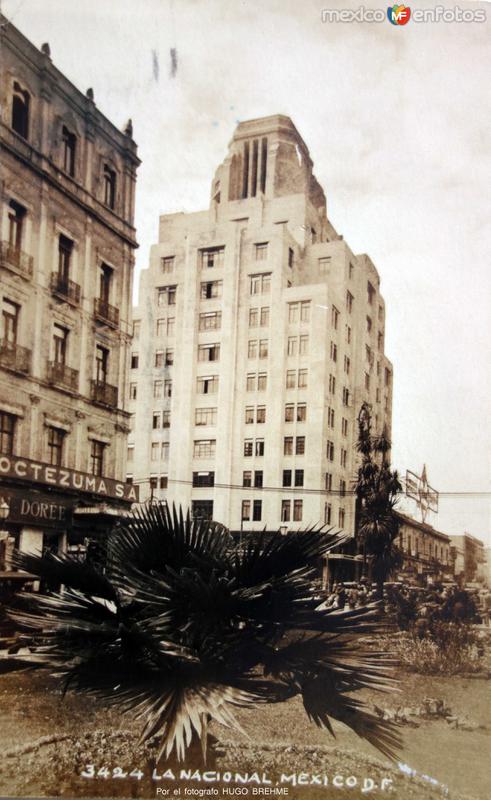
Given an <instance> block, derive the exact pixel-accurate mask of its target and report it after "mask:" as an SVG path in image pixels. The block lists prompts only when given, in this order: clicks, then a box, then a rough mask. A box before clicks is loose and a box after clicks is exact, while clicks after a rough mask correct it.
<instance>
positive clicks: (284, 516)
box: [281, 500, 291, 522]
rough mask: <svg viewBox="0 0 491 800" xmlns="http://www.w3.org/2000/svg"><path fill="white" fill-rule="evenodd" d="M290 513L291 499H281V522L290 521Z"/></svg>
mask: <svg viewBox="0 0 491 800" xmlns="http://www.w3.org/2000/svg"><path fill="white" fill-rule="evenodd" d="M290 513H291V501H290V500H282V501H281V521H282V522H290Z"/></svg>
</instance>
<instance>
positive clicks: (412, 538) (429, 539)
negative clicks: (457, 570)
mask: <svg viewBox="0 0 491 800" xmlns="http://www.w3.org/2000/svg"><path fill="white" fill-rule="evenodd" d="M398 516H399V519H400V522H401V527H400V530H399V540H398V542H397V544H398V546H399V547H400V549H401V551H402V553H403V556H404V561H403V565H402V569H401V570H400V573H401V575H402V577H404V578H408V579H411V580H415V581H417V582H419V583H427V582H428V581H435V580H450V579H452V578H453V557H452V553H451V537H450V536H447V535H446V534H445V533H441V532H440V531H437V530H435V528H433V527H432V526H431V525H428V523H426V522H418V520H415V519H413V518H412V517H408V516H406V515H405V514H399V515H398Z"/></svg>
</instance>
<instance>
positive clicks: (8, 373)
mask: <svg viewBox="0 0 491 800" xmlns="http://www.w3.org/2000/svg"><path fill="white" fill-rule="evenodd" d="M0 35H1V79H0V97H1V108H2V116H1V120H0V144H1V175H0V181H1V182H0V188H1V198H0V201H1V207H2V214H1V237H0V240H1V243H0V281H1V284H0V285H1V292H0V303H1V316H0V501H1V502H2V503H3V507H4V508H7V507H8V514H6V515H5V516H6V521H5V522H3V523H2V525H1V527H3V528H5V530H8V532H9V534H10V535H11V536H12V537H14V538H15V540H16V542H17V544H19V545H20V547H21V548H22V549H24V550H26V549H34V550H38V551H39V550H41V549H42V548H46V547H49V548H52V549H55V550H56V549H59V548H61V547H64V546H65V544H66V542H67V539H68V543H70V542H73V541H75V540H80V538H81V535H82V533H83V530H84V520H87V523H86V525H87V524H88V529H90V530H93V529H94V526H96V525H97V524H98V523H99V522H100V521H101V520H103V517H104V515H109V516H111V515H114V514H117V513H119V511H120V510H121V509H122V508H125V507H126V508H127V507H128V504H129V503H130V502H131V500H134V499H135V498H136V496H137V491H136V490H135V489H134V487H131V486H128V485H127V484H126V483H125V460H126V440H127V432H128V419H129V414H128V409H127V399H126V396H125V389H124V387H125V383H126V379H127V373H128V350H129V346H130V324H129V319H130V315H131V291H132V274H133V264H134V257H133V253H134V249H135V247H136V246H137V244H136V240H135V229H134V226H133V217H134V200H135V182H136V169H137V167H138V164H139V159H138V157H137V148H136V145H135V143H134V141H133V139H132V131H131V123H128V125H127V127H126V130H125V131H124V132H121V131H120V130H118V129H117V128H116V127H115V126H114V125H113V124H112V123H111V122H110V121H109V120H108V119H106V117H105V116H104V115H103V114H102V113H101V112H100V111H99V110H98V109H97V107H96V104H95V101H94V96H93V92H92V90H91V89H88V90H87V92H86V93H85V94H82V93H81V92H80V91H79V90H78V89H77V88H75V86H73V84H72V83H70V81H69V80H68V79H67V78H66V77H65V76H64V75H63V74H62V73H61V72H60V71H59V70H58V69H57V68H56V67H55V65H54V64H53V62H52V60H51V56H50V50H49V46H48V45H47V44H44V45H43V46H42V48H41V50H38V49H37V48H36V47H35V46H34V45H33V44H31V43H30V42H29V41H28V40H27V39H26V38H25V37H24V36H23V35H22V34H21V33H20V32H19V31H18V30H17V29H16V28H15V27H14V26H13V25H12V24H11V23H9V22H7V20H6V19H5V18H3V17H1V26H0ZM77 531H78V532H79V533H78V534H77Z"/></svg>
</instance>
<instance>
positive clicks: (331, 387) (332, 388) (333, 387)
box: [329, 375, 336, 394]
mask: <svg viewBox="0 0 491 800" xmlns="http://www.w3.org/2000/svg"><path fill="white" fill-rule="evenodd" d="M335 392H336V377H335V376H334V375H329V393H330V394H335Z"/></svg>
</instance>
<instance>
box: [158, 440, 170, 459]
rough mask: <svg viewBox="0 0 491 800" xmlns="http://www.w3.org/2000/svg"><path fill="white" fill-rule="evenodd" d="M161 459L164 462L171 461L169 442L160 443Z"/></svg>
mask: <svg viewBox="0 0 491 800" xmlns="http://www.w3.org/2000/svg"><path fill="white" fill-rule="evenodd" d="M160 458H161V460H162V461H168V460H169V442H161V443H160Z"/></svg>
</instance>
